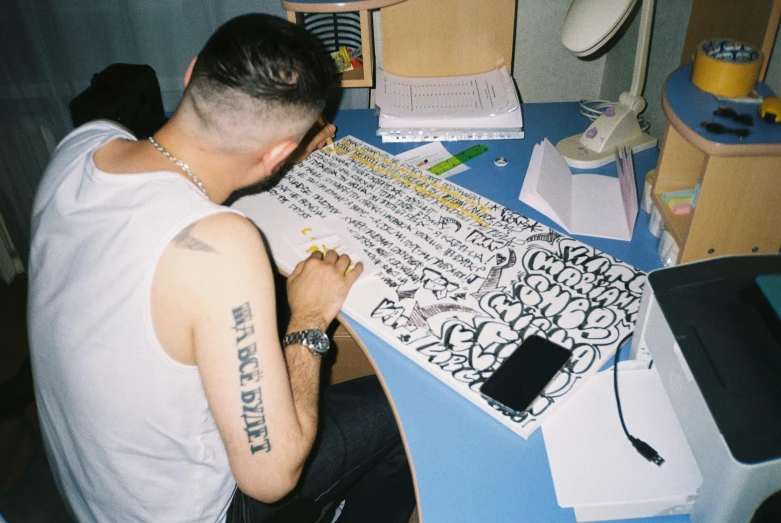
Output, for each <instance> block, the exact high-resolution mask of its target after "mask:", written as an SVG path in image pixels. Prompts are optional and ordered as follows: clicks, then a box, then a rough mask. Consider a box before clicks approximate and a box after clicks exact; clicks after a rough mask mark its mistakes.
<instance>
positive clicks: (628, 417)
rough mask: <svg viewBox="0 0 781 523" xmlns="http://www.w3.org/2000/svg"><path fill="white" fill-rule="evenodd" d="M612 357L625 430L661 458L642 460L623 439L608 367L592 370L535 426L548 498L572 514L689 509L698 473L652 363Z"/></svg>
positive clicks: (585, 517) (595, 516)
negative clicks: (550, 490)
mask: <svg viewBox="0 0 781 523" xmlns="http://www.w3.org/2000/svg"><path fill="white" fill-rule="evenodd" d="M635 363H636V362H632V361H628V362H622V363H621V364H619V372H618V378H619V381H618V383H619V393H620V397H621V407H622V411H623V414H624V420H625V422H626V425H627V428H628V430H629V432H630V433H631V434H632V435H633V436H635V437H638V438H640V439H642V440H643V441H645V442H646V443H648V444H649V445H651V446H652V447H653V448H654V449H656V451H657V452H659V454H660V455H661V456H662V457H663V458H664V459H665V462H664V463H663V464H662V466H657V465H655V464H653V463H650V462H649V461H647V460H646V459H645V458H643V457H642V456H641V455H640V454H638V453H637V451H635V449H634V447H632V445H631V443H629V440H627V438H626V436H625V434H624V432H623V430H622V428H621V423H620V421H619V418H618V409H617V407H616V400H615V394H614V391H613V371H612V370H607V371H604V372H600V373H597V374H596V375H595V376H593V377H592V378H590V380H589V382H588V383H586V384H585V386H584V387H583V388H582V389H581V391H579V393H578V394H577V396H575V397H574V398H573V399H572V400H571V401H569V402H568V403H567V404H566V405H564V406H563V407H562V408H561V410H560V411H559V413H558V414H557V416H556V417H555V418H553V419H550V420H549V421H546V422H545V423H544V424H543V428H542V433H543V436H544V437H545V447H546V449H547V451H548V459H549V461H550V464H551V472H552V474H553V484H554V486H555V488H556V498H557V500H558V502H559V505H561V506H562V507H574V508H575V513H576V516H577V519H578V521H594V520H607V519H618V518H633V517H650V516H655V515H662V514H679V513H689V512H690V510H691V505H692V503H693V502H694V499H696V494H697V489H698V488H699V486H700V484H701V483H702V475H701V474H700V470H699V468H698V467H697V462H696V461H695V459H694V455H693V454H692V452H691V449H690V447H689V444H688V442H687V440H686V436H685V435H684V433H683V429H682V428H681V425H680V423H679V422H678V418H677V417H676V415H675V411H674V410H673V406H672V404H671V403H670V400H669V398H668V397H667V393H666V392H665V390H664V386H663V385H662V381H661V379H660V378H659V374H658V373H657V372H656V369H647V368H642V369H637V368H634V369H633V368H631V366H632V364H635Z"/></svg>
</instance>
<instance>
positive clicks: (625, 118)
mask: <svg viewBox="0 0 781 523" xmlns="http://www.w3.org/2000/svg"><path fill="white" fill-rule="evenodd" d="M622 96H623V95H622ZM641 100H642V99H641ZM655 145H656V138H654V137H652V136H651V135H649V134H648V133H645V132H643V131H642V129H641V128H640V124H639V123H638V121H637V114H636V113H635V112H634V111H633V110H632V109H630V108H629V107H627V106H626V105H624V104H623V103H619V104H616V105H615V106H611V107H609V108H608V109H606V110H605V111H604V112H603V113H602V114H601V115H600V116H599V118H597V119H596V120H594V122H593V123H592V124H591V125H589V127H588V129H586V131H585V132H584V133H583V134H578V135H575V136H570V137H569V138H565V139H563V140H561V141H560V142H559V143H557V144H556V149H558V150H559V152H560V153H561V154H562V156H564V159H565V160H566V161H567V165H569V166H570V167H576V168H579V169H592V168H594V167H600V166H602V165H607V164H608V163H610V162H612V161H613V160H615V151H616V148H617V147H622V146H625V147H627V148H631V149H632V152H635V153H637V152H640V151H644V150H646V149H649V148H651V147H654V146H655Z"/></svg>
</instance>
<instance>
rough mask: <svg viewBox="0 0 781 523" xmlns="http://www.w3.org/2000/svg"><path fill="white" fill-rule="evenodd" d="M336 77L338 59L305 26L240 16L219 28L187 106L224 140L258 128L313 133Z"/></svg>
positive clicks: (196, 70)
mask: <svg viewBox="0 0 781 523" xmlns="http://www.w3.org/2000/svg"><path fill="white" fill-rule="evenodd" d="M334 72H335V66H334V63H333V60H331V58H330V56H329V55H328V53H327V52H326V51H325V49H324V48H323V46H322V45H321V43H320V42H319V41H318V40H317V39H316V38H315V37H314V36H313V35H312V34H310V33H309V32H308V31H307V30H306V29H304V28H303V27H301V26H298V25H296V24H293V23H291V22H288V21H287V20H284V19H282V18H278V17H276V16H271V15H266V14H247V15H242V16H238V17H236V18H233V19H231V20H229V21H228V22H226V23H225V24H223V25H222V26H220V27H219V28H218V29H217V31H215V33H214V34H213V35H212V36H211V38H209V40H208V41H207V42H206V45H205V46H204V48H203V50H201V52H200V53H199V54H198V58H197V59H196V62H195V66H194V67H193V71H192V75H191V77H190V83H189V84H188V86H187V89H186V91H185V97H184V103H185V104H186V105H189V106H190V107H191V108H192V110H193V112H194V113H195V115H196V116H197V117H198V119H199V120H200V124H201V127H202V128H203V129H204V130H205V131H206V132H207V133H209V134H211V135H214V133H215V132H216V133H217V134H218V135H221V136H222V137H223V138H224V139H227V140H231V141H232V140H233V137H230V136H227V135H226V133H228V134H231V135H235V134H236V133H237V132H239V133H240V132H242V127H245V126H249V127H252V126H258V125H259V124H260V125H267V126H268V125H270V126H276V130H277V132H301V130H300V129H298V127H300V125H301V123H302V122H308V124H307V125H308V126H311V124H312V123H313V122H314V119H315V118H316V117H317V115H319V114H320V113H321V112H322V110H323V107H324V106H325V101H326V97H327V95H328V87H329V85H330V84H331V81H332V78H333V74H334ZM296 126H298V127H296ZM307 128H308V127H307ZM304 131H305V129H304ZM227 140H222V141H223V142H224V141H227Z"/></svg>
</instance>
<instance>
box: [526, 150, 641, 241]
mask: <svg viewBox="0 0 781 523" xmlns="http://www.w3.org/2000/svg"><path fill="white" fill-rule="evenodd" d="M616 166H617V168H618V176H619V177H618V178H613V177H611V176H605V175H602V174H577V175H573V174H572V171H570V169H569V166H568V165H567V162H566V160H564V157H563V156H561V154H560V153H559V152H558V151H557V150H556V147H554V146H553V144H552V143H550V142H549V141H548V140H547V139H545V140H543V141H542V143H539V144H537V145H535V146H534V151H533V152H532V157H531V161H530V162H529V167H528V169H527V170H526V178H525V179H524V182H523V187H522V188H521V194H520V196H519V199H520V200H521V201H522V202H524V203H525V204H527V205H529V206H531V207H534V208H535V209H537V210H538V211H540V212H541V213H543V214H544V215H546V216H547V217H549V218H550V219H551V220H553V221H554V222H556V223H557V224H559V225H560V226H561V227H563V228H564V230H565V231H566V232H568V233H570V234H581V235H585V236H599V237H602V238H612V239H616V240H625V241H630V240H631V239H632V231H633V230H634V228H635V219H636V218H637V188H636V187H635V180H634V169H633V168H632V160H631V157H630V156H629V155H624V154H622V157H621V159H620V161H617V162H616Z"/></svg>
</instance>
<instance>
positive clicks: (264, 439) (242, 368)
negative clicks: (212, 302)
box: [231, 302, 271, 454]
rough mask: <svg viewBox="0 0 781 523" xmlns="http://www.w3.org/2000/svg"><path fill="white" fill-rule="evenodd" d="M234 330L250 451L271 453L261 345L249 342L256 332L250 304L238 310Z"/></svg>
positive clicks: (245, 427)
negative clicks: (259, 360)
mask: <svg viewBox="0 0 781 523" xmlns="http://www.w3.org/2000/svg"><path fill="white" fill-rule="evenodd" d="M231 312H232V313H233V330H234V331H235V332H236V347H237V352H236V355H237V357H238V359H239V387H240V391H241V409H242V414H241V419H242V420H243V421H244V432H245V433H246V434H247V443H249V448H250V451H251V452H252V453H253V454H255V453H256V452H260V451H265V452H271V440H270V439H269V435H268V427H267V426H266V415H265V412H264V410H263V396H262V394H261V391H260V379H261V378H262V377H263V371H261V370H260V366H259V364H258V359H257V358H256V357H255V355H256V354H257V346H256V345H255V343H254V342H252V343H248V342H245V340H246V338H247V337H248V336H250V335H252V334H254V333H255V327H254V326H253V325H252V310H251V309H250V306H249V302H244V303H243V304H242V305H240V306H238V307H236V308H234V309H233V310H232V311H231Z"/></svg>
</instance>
